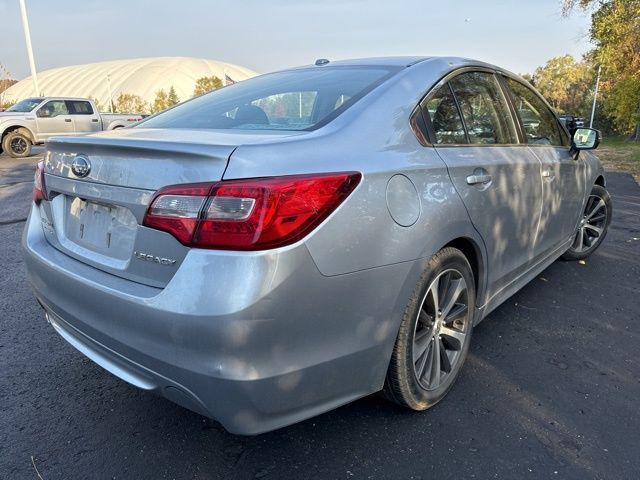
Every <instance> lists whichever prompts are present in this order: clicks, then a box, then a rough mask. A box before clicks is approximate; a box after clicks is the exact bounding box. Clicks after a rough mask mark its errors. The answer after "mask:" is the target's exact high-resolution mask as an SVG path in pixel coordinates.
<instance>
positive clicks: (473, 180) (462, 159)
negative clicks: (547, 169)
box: [423, 72, 542, 299]
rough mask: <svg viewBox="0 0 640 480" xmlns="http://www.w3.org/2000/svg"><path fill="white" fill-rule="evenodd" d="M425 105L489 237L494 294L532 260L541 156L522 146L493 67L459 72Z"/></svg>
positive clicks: (454, 175)
mask: <svg viewBox="0 0 640 480" xmlns="http://www.w3.org/2000/svg"><path fill="white" fill-rule="evenodd" d="M423 111H428V117H429V121H430V129H431V131H432V133H433V136H434V138H435V148H436V150H437V152H438V154H439V155H440V157H441V158H442V159H443V161H444V162H445V163H446V165H447V168H448V170H449V175H450V176H451V180H452V181H453V184H454V186H455V188H456V190H457V191H458V193H459V195H460V196H461V198H462V201H463V202H464V205H465V207H466V208H467V211H468V212H469V216H470V218H471V221H472V223H473V225H474V227H475V228H476V230H477V231H478V232H479V233H480V235H481V236H482V238H483V240H484V243H485V247H486V250H487V254H488V257H489V258H488V263H489V265H490V268H489V271H488V274H489V278H488V284H487V287H488V292H487V294H488V297H487V298H488V299H489V298H491V296H493V295H494V294H496V293H497V292H499V291H500V290H501V289H502V288H504V287H505V286H507V285H508V284H509V283H511V282H512V281H513V280H514V279H516V278H517V277H518V276H519V275H520V274H522V273H523V272H525V271H526V270H527V269H528V267H529V266H530V265H531V264H532V262H533V261H534V257H535V237H536V231H537V228H538V222H539V219H540V209H541V206H542V195H541V177H540V175H541V165H540V161H539V160H538V159H537V158H536V157H534V156H533V155H531V154H530V152H529V151H528V149H527V147H526V146H525V145H521V144H519V140H518V135H517V131H516V124H515V122H514V119H513V116H512V115H511V113H510V111H509V107H508V104H507V101H506V98H505V96H504V94H503V93H502V89H501V87H500V85H499V83H498V80H497V78H496V77H495V75H494V74H493V73H491V72H466V73H461V74H460V75H458V76H456V77H454V78H453V79H451V80H450V81H449V82H448V83H446V84H444V85H443V86H442V87H440V88H439V89H438V90H436V91H435V92H434V93H433V94H431V95H429V96H428V97H427V99H426V100H425V102H424V103H423ZM425 116H427V115H425Z"/></svg>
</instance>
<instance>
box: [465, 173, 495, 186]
mask: <svg viewBox="0 0 640 480" xmlns="http://www.w3.org/2000/svg"><path fill="white" fill-rule="evenodd" d="M490 181H491V175H489V174H484V175H469V176H468V177H467V183H468V184H469V185H477V184H479V183H489V182H490Z"/></svg>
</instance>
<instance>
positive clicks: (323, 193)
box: [144, 172, 361, 250]
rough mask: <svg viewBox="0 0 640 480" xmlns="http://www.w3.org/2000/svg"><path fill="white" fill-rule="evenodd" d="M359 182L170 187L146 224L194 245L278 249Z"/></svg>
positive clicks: (352, 177)
mask: <svg viewBox="0 0 640 480" xmlns="http://www.w3.org/2000/svg"><path fill="white" fill-rule="evenodd" d="M360 178H361V175H360V173H355V172H347V173H337V174H334V173H332V174H321V175H293V176H287V177H277V178H257V179H248V180H229V181H222V182H217V183H213V184H188V185H172V186H169V187H165V188H163V189H161V190H159V191H158V192H157V193H156V195H155V197H154V198H153V200H152V201H151V204H150V206H149V209H148V211H147V214H146V215H145V218H144V225H145V226H147V227H150V228H155V229H158V230H163V231H166V232H169V233H171V234H172V235H173V236H175V237H176V238H177V239H178V240H179V241H180V242H181V243H183V244H184V245H188V246H192V247H199V248H216V249H225V250H265V249H269V248H276V247H282V246H284V245H288V244H291V243H294V242H296V241H298V240H300V239H301V238H303V237H304V236H306V235H307V234H309V233H310V232H311V231H312V230H313V229H314V228H316V227H317V226H318V225H319V224H320V223H322V221H323V220H324V219H326V218H327V217H328V216H329V215H330V214H331V212H333V211H334V210H335V209H336V208H337V207H338V205H340V204H341V203H342V202H343V201H344V200H345V199H346V198H347V197H348V196H349V194H350V193H351V192H352V191H353V189H354V188H355V187H356V186H357V185H358V183H359V182H360Z"/></svg>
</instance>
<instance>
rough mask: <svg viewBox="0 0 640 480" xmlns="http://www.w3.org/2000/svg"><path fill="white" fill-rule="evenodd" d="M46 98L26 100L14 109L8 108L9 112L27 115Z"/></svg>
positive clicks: (14, 106)
mask: <svg viewBox="0 0 640 480" xmlns="http://www.w3.org/2000/svg"><path fill="white" fill-rule="evenodd" d="M42 100H44V98H25V99H24V100H21V101H19V102H18V103H16V104H15V105H13V106H12V107H9V108H7V110H6V111H7V112H20V113H27V112H30V111H31V110H33V109H34V108H36V107H37V106H38V105H40V103H41V102H42Z"/></svg>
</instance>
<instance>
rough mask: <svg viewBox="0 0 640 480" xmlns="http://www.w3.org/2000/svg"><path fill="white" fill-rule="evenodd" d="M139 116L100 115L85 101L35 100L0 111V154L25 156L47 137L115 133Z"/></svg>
mask: <svg viewBox="0 0 640 480" xmlns="http://www.w3.org/2000/svg"><path fill="white" fill-rule="evenodd" d="M142 118H143V116H142V115H139V114H133V113H126V114H116V113H99V112H98V110H97V109H96V106H95V104H94V103H93V101H91V100H88V99H86V98H67V97H64V98H63V97H36V98H27V99H25V100H22V101H20V102H18V103H16V104H15V105H13V106H12V107H11V108H9V109H7V110H6V111H4V112H0V153H2V151H3V150H4V151H5V152H6V153H7V154H9V155H10V156H12V157H14V158H21V157H28V156H29V155H30V154H31V147H32V146H33V145H37V144H42V143H44V142H45V141H46V140H47V139H48V138H49V137H52V136H54V135H55V136H60V135H77V134H81V133H92V132H99V131H100V130H114V129H116V128H122V127H126V126H127V125H130V124H132V123H135V122H138V121H140V120H142Z"/></svg>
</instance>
